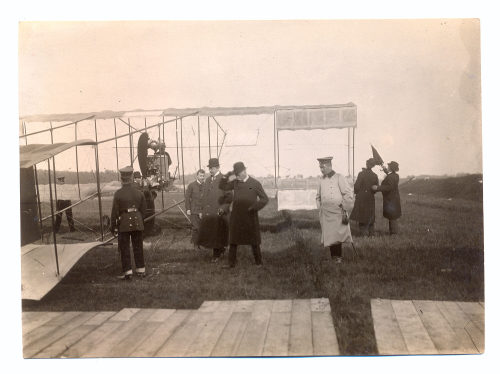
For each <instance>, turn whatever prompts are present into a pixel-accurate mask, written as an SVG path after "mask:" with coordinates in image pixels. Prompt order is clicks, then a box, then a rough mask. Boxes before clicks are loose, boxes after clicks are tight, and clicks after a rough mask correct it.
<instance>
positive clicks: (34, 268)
mask: <svg viewBox="0 0 500 374" xmlns="http://www.w3.org/2000/svg"><path fill="white" fill-rule="evenodd" d="M99 244H101V243H100V242H91V243H77V244H58V245H57V257H58V260H59V276H57V275H56V258H55V253H54V246H53V245H52V244H48V245H39V244H27V245H25V246H23V247H22V248H21V294H22V298H23V299H27V300H40V299H41V298H42V297H44V296H45V295H46V294H47V293H48V292H49V291H50V290H51V289H52V288H54V287H55V286H56V285H57V284H58V283H59V281H61V279H63V277H64V276H65V275H66V274H67V273H68V272H69V271H70V269H71V268H72V267H73V265H75V264H76V262H77V261H78V260H79V259H80V258H81V257H82V256H83V255H84V254H85V253H87V252H88V251H89V250H91V249H92V248H94V247H97V246H98V245H99Z"/></svg>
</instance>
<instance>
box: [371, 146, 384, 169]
mask: <svg viewBox="0 0 500 374" xmlns="http://www.w3.org/2000/svg"><path fill="white" fill-rule="evenodd" d="M372 153H373V159H374V160H375V165H383V164H384V160H382V157H380V155H379V153H378V152H377V150H376V149H375V147H374V146H373V145H372Z"/></svg>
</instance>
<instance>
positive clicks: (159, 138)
mask: <svg viewBox="0 0 500 374" xmlns="http://www.w3.org/2000/svg"><path fill="white" fill-rule="evenodd" d="M162 121H164V119H163V120H162ZM160 140H161V125H158V143H161V141H160ZM159 156H160V180H161V181H162V182H163V180H164V178H163V168H164V165H165V159H164V157H165V154H161V153H160V155H159ZM162 160H163V162H162ZM160 188H161V207H162V208H163V184H162V185H161V186H160Z"/></svg>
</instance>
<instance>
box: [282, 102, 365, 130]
mask: <svg viewBox="0 0 500 374" xmlns="http://www.w3.org/2000/svg"><path fill="white" fill-rule="evenodd" d="M356 117H357V113H356V106H354V105H352V106H342V107H337V108H335V107H332V108H312V109H287V110H278V111H277V112H276V129H277V130H315V129H331V128H339V129H342V128H348V127H356Z"/></svg>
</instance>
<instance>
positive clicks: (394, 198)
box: [372, 161, 401, 235]
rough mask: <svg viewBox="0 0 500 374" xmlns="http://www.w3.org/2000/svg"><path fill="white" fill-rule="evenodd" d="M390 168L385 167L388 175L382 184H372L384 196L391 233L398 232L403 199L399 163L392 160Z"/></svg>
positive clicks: (385, 210) (385, 215)
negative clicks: (400, 194) (400, 190)
mask: <svg viewBox="0 0 500 374" xmlns="http://www.w3.org/2000/svg"><path fill="white" fill-rule="evenodd" d="M387 166H388V169H384V172H386V173H387V176H386V177H385V179H384V180H383V181H382V183H381V184H380V186H376V185H374V186H372V190H373V191H381V192H382V196H383V197H384V202H383V206H384V209H383V212H384V217H385V218H387V219H388V220H389V232H390V234H391V235H394V234H397V233H398V231H399V230H398V221H397V220H398V218H399V217H401V199H400V198H399V187H398V185H399V175H398V174H397V173H396V172H398V171H399V164H398V163H397V162H396V161H391V162H389V164H388V165H387Z"/></svg>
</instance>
